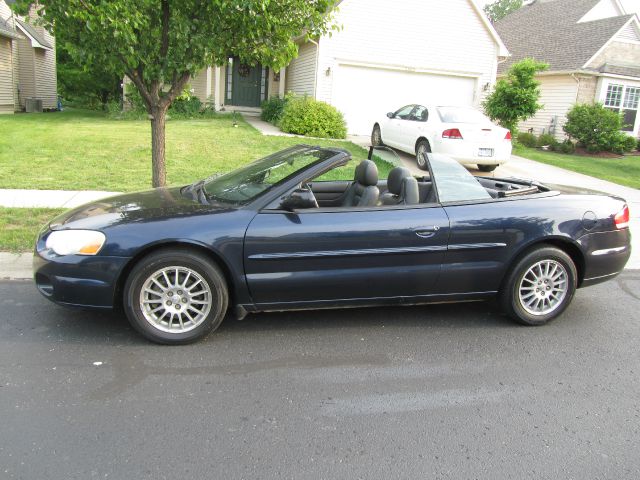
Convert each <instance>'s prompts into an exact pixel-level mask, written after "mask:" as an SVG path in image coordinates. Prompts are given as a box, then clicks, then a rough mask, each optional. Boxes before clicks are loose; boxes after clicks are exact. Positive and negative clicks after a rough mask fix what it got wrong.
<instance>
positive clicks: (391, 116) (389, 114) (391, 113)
mask: <svg viewBox="0 0 640 480" xmlns="http://www.w3.org/2000/svg"><path fill="white" fill-rule="evenodd" d="M395 116H396V114H395V113H393V112H389V113H387V117H389V118H393V117H395Z"/></svg>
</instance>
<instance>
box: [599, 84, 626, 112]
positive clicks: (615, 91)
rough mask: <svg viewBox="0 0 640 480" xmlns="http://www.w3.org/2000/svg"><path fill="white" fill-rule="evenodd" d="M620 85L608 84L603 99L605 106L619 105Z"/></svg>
mask: <svg viewBox="0 0 640 480" xmlns="http://www.w3.org/2000/svg"><path fill="white" fill-rule="evenodd" d="M623 88H624V87H623V86H622V85H613V84H612V85H609V86H608V87H607V98H606V99H605V101H604V105H605V107H619V106H620V102H621V101H622V90H623Z"/></svg>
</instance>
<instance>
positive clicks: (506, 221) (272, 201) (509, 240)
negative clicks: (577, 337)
mask: <svg viewBox="0 0 640 480" xmlns="http://www.w3.org/2000/svg"><path fill="white" fill-rule="evenodd" d="M349 161H350V155H349V153H347V152H346V151H344V150H341V149H337V148H336V149H332V148H319V147H312V146H305V145H300V146H296V147H293V148H289V149H287V150H284V151H281V152H278V153H275V154H273V155H270V156H268V157H266V158H263V159H261V160H258V161H256V162H254V163H251V164H250V165H247V166H246V167H244V168H241V169H239V170H236V171H233V172H230V173H227V174H224V175H220V176H213V177H210V178H208V179H205V180H202V181H198V182H196V183H194V184H192V185H188V186H185V187H181V188H160V189H155V190H149V191H145V192H140V193H133V194H125V195H119V196H116V197H113V198H109V199H105V200H103V201H99V202H96V203H91V204H88V205H84V206H82V207H79V208H76V209H74V210H72V211H70V212H68V213H65V214H63V215H62V216H60V217H58V218H56V219H54V220H53V221H52V222H51V223H50V224H48V225H47V226H46V227H45V228H44V229H43V230H42V231H41V233H40V234H39V236H38V239H37V244H36V251H35V256H34V275H35V282H36V285H37V288H38V290H39V291H40V292H41V293H42V294H43V295H44V296H45V297H47V298H49V299H50V300H52V301H54V302H56V303H59V304H63V305H70V306H82V307H97V308H113V307H118V306H122V307H123V308H124V310H125V312H126V314H127V317H128V318H129V320H130V321H131V324H132V325H133V326H134V327H135V328H136V329H137V330H138V331H139V332H140V333H141V334H142V335H144V336H145V337H146V338H148V339H150V340H152V341H155V342H159V343H166V344H177V343H187V342H191V341H194V340H196V339H199V338H201V337H203V336H205V335H206V334H207V333H209V332H210V331H212V330H213V329H215V328H216V327H217V326H218V325H220V323H221V322H222V320H223V318H224V317H225V314H226V313H227V312H228V311H232V312H233V313H235V315H236V316H237V317H239V318H242V317H244V316H245V315H246V314H247V313H249V312H258V311H267V310H286V309H309V308H327V307H330V308H333V307H344V306H356V305H359V306H372V305H389V304H396V305H407V304H420V303H429V302H443V301H444V302H450V301H451V302H454V301H468V300H483V299H491V298H494V297H496V296H497V297H498V299H499V303H500V305H501V308H502V309H503V310H504V311H505V312H506V313H507V314H508V315H509V316H511V317H512V318H514V319H515V320H517V321H519V322H521V323H525V324H529V325H540V324H544V323H546V322H547V321H549V320H551V319H553V318H555V317H557V316H558V315H560V314H561V313H562V312H563V311H564V310H565V309H566V308H567V306H568V305H569V303H570V302H571V299H572V297H573V295H574V292H575V289H576V288H579V287H585V286H588V285H593V284H595V283H598V282H602V281H605V280H607V279H610V278H612V277H614V276H615V275H617V274H618V273H619V272H620V271H621V270H622V269H623V267H624V265H625V263H626V262H627V260H628V258H629V255H630V253H631V252H630V234H629V228H628V222H629V210H628V207H627V205H626V204H625V202H624V200H623V199H621V198H616V197H611V196H608V195H604V194H600V193H597V192H585V191H579V190H578V189H573V188H567V187H558V186H555V185H542V184H539V183H536V182H533V181H524V180H517V179H496V178H481V177H474V176H472V175H471V174H470V173H469V172H468V171H467V170H465V169H464V168H463V167H461V166H460V165H459V164H458V163H457V162H455V161H453V160H451V159H449V158H448V157H445V156H439V155H434V154H429V155H428V162H427V164H428V172H427V173H426V174H425V176H423V177H420V178H416V177H414V176H412V175H411V173H410V172H409V171H408V170H406V169H404V168H401V167H398V168H395V169H393V170H392V171H391V172H390V174H389V175H388V178H386V179H380V178H378V170H377V168H376V164H375V163H374V162H373V161H371V160H364V161H362V162H361V163H359V164H358V165H357V166H356V167H355V169H352V170H351V177H350V178H349V179H348V180H346V179H344V180H342V179H339V178H340V176H339V175H336V174H335V172H336V170H334V169H336V168H338V167H341V168H340V169H339V170H337V171H338V172H344V170H345V169H344V166H345V165H347V163H349ZM349 164H351V163H349ZM332 170H333V172H332ZM336 178H338V179H336Z"/></svg>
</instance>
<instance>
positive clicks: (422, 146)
mask: <svg viewBox="0 0 640 480" xmlns="http://www.w3.org/2000/svg"><path fill="white" fill-rule="evenodd" d="M430 152H431V146H430V145H429V142H427V141H426V140H420V142H419V143H418V145H417V147H416V163H417V164H418V168H419V169H420V170H427V153H430Z"/></svg>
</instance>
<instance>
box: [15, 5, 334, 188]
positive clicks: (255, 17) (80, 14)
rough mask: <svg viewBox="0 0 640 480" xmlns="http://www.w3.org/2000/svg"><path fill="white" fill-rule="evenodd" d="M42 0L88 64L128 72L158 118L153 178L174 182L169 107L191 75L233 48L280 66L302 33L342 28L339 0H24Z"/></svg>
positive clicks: (48, 17)
mask: <svg viewBox="0 0 640 480" xmlns="http://www.w3.org/2000/svg"><path fill="white" fill-rule="evenodd" d="M32 4H35V5H37V6H39V7H41V10H40V14H41V16H42V17H43V19H44V22H45V23H47V24H48V25H54V26H55V31H56V32H59V31H60V32H64V37H65V38H66V39H67V40H68V43H70V44H72V45H73V49H72V50H71V51H70V52H71V54H72V55H73V57H74V59H75V60H76V61H78V62H79V63H81V64H83V65H86V66H87V68H89V69H91V68H93V67H99V68H101V69H103V70H104V71H105V72H110V73H114V74H117V75H123V74H126V75H127V76H128V77H129V78H130V79H131V81H132V82H133V84H134V85H135V86H136V88H137V89H138V91H139V92H140V95H141V96H142V99H143V101H144V104H145V106H146V109H147V112H148V114H149V118H150V120H151V150H152V171H153V176H152V177H153V186H154V187H158V186H163V185H165V184H166V167H165V120H166V113H167V109H168V108H169V106H170V105H171V103H172V102H173V100H175V98H176V97H177V96H178V95H179V94H180V93H181V92H182V91H183V89H184V87H185V85H186V84H187V82H188V81H189V78H190V77H191V76H192V75H193V74H195V73H196V72H198V71H200V70H201V69H203V68H204V67H206V66H208V65H223V64H224V63H226V61H227V59H228V58H229V56H235V57H238V58H239V60H240V61H241V62H243V63H248V64H256V63H262V64H264V65H267V66H269V67H272V68H280V67H282V66H284V65H286V64H287V63H288V62H289V61H291V60H292V59H293V58H294V57H295V55H296V54H297V46H296V44H295V42H294V40H293V39H294V38H297V37H300V36H302V35H305V36H306V37H312V36H317V35H321V34H324V33H327V32H328V31H329V30H331V29H333V28H334V25H333V23H332V22H333V16H332V14H331V11H332V9H333V8H334V5H335V2H334V1H333V0H207V1H203V0H109V1H104V0H38V1H37V2H34V1H33V0H19V2H17V3H16V5H17V8H18V9H23V10H24V9H26V8H28V7H29V6H30V5H32Z"/></svg>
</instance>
